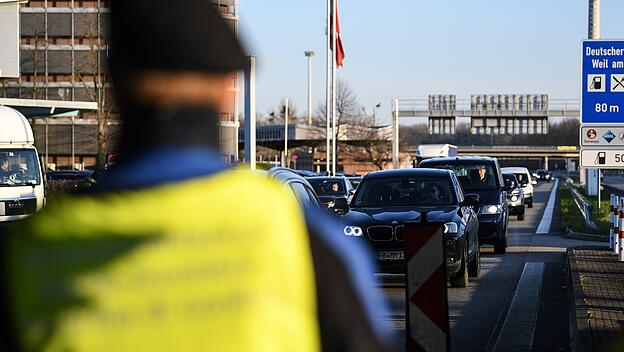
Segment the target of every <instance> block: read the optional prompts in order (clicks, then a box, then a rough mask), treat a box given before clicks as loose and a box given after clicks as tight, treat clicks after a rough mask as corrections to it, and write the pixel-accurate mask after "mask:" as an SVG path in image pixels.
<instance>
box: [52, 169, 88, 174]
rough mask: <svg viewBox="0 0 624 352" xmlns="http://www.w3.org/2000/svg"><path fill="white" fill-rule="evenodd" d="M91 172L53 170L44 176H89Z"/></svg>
mask: <svg viewBox="0 0 624 352" xmlns="http://www.w3.org/2000/svg"><path fill="white" fill-rule="evenodd" d="M92 173H93V171H90V170H54V171H48V172H46V174H52V175H90V174H92Z"/></svg>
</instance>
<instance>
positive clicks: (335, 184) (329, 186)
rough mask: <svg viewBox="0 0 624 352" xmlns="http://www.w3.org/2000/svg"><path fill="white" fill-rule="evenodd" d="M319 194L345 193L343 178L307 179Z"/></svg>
mask: <svg viewBox="0 0 624 352" xmlns="http://www.w3.org/2000/svg"><path fill="white" fill-rule="evenodd" d="M308 181H309V182H310V184H311V185H312V188H314V190H315V191H316V194H318V195H319V196H340V195H344V194H345V193H347V191H346V189H345V184H344V181H343V180H336V179H308Z"/></svg>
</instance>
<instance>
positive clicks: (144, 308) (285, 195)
mask: <svg viewBox="0 0 624 352" xmlns="http://www.w3.org/2000/svg"><path fill="white" fill-rule="evenodd" d="M8 255H9V259H10V261H9V273H10V274H9V275H10V277H9V279H10V284H11V293H12V297H13V299H12V302H11V303H10V305H11V307H12V309H13V312H14V314H13V315H14V319H13V321H14V322H15V324H16V327H17V329H18V331H19V336H18V338H19V340H20V341H21V343H22V344H23V346H24V350H37V351H66V350H67V351H90V352H91V351H317V350H318V349H319V348H320V341H319V332H318V322H317V309H316V290H315V283H314V272H313V270H314V269H313V265H312V257H311V253H310V248H309V240H308V236H307V233H306V227H305V223H304V218H303V213H302V211H301V210H300V208H299V205H298V203H297V201H296V199H295V198H294V195H293V194H292V193H291V192H290V191H287V190H285V189H284V187H283V186H282V185H280V184H277V183H274V182H273V181H271V180H269V179H266V178H265V177H262V176H258V175H255V174H251V173H250V172H247V171H228V172H223V173H221V174H218V175H215V176H212V177H209V178H203V179H195V180H191V181H187V182H184V183H178V184H171V185H166V186H160V187H157V188H150V189H145V190H139V191H131V192H123V193H116V194H109V195H103V196H98V197H94V198H90V197H76V198H70V199H66V200H59V201H57V202H56V203H54V202H50V203H49V207H48V208H47V209H45V210H44V211H43V212H41V213H40V214H39V215H37V216H35V217H33V218H32V219H31V220H29V221H27V222H26V223H24V224H22V226H21V227H19V228H18V229H17V230H16V231H15V232H14V234H13V236H12V237H11V241H10V243H9V248H8Z"/></svg>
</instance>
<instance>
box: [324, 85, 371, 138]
mask: <svg viewBox="0 0 624 352" xmlns="http://www.w3.org/2000/svg"><path fill="white" fill-rule="evenodd" d="M316 111H317V112H316V115H317V117H316V118H315V119H314V124H315V125H317V126H325V121H326V120H325V116H326V113H325V105H324V104H321V105H319V106H318V108H317V109H316ZM365 115H366V112H365V111H364V108H363V107H362V105H360V103H358V101H357V95H356V94H355V92H354V91H353V89H352V88H351V86H350V85H349V83H347V82H346V81H343V80H341V79H339V80H338V81H337V82H336V137H337V140H338V141H339V140H340V139H341V138H344V137H345V131H344V130H343V131H342V132H341V127H344V126H345V125H353V124H357V123H362V122H363V121H362V118H363V117H364V116H365ZM330 118H331V116H330ZM330 123H331V121H330Z"/></svg>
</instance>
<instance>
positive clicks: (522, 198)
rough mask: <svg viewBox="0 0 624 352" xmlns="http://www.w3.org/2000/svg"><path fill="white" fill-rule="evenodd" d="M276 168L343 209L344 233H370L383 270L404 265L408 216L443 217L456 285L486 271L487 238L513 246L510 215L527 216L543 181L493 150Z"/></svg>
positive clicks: (363, 237)
mask: <svg viewBox="0 0 624 352" xmlns="http://www.w3.org/2000/svg"><path fill="white" fill-rule="evenodd" d="M269 175H272V177H274V178H278V179H279V178H280V177H282V178H283V175H288V177H287V179H288V181H284V180H282V182H284V183H285V184H289V185H291V188H292V189H293V191H294V192H295V194H296V195H297V197H298V198H300V201H301V202H302V203H303V204H305V205H308V206H309V205H312V206H320V207H325V208H327V209H329V210H330V211H331V212H333V213H334V214H338V215H339V216H340V218H341V221H342V224H343V232H344V235H345V236H348V237H351V238H353V239H354V240H357V241H367V242H368V243H369V244H370V245H371V247H372V248H373V249H374V251H375V253H376V255H377V260H378V264H379V267H380V269H381V271H382V272H383V273H403V272H404V270H405V269H404V266H405V258H404V241H405V227H404V225H405V223H420V222H422V221H429V222H438V223H441V224H444V235H445V246H446V248H445V253H446V270H447V275H448V277H449V282H450V284H451V286H453V287H466V286H468V283H469V278H470V277H477V276H479V274H480V269H481V259H480V252H479V247H480V246H481V245H483V244H491V245H493V246H494V252H495V253H498V254H503V253H506V251H507V237H508V226H509V219H510V217H511V216H515V217H517V220H519V221H522V220H524V218H525V208H526V207H529V208H530V207H532V206H533V201H534V200H533V197H534V189H533V186H534V185H536V184H537V181H536V180H534V179H533V177H534V176H533V173H531V172H529V170H528V169H526V168H522V167H506V168H501V167H500V166H499V164H498V161H497V159H495V158H489V157H438V158H432V159H426V160H422V161H421V162H420V163H419V164H418V165H417V167H416V168H412V169H401V170H386V171H377V172H372V173H369V174H367V175H366V176H364V177H357V178H356V177H346V176H338V177H326V176H316V175H312V174H307V175H306V174H304V175H302V174H296V173H295V172H293V171H290V170H288V169H283V168H275V169H272V170H271V171H269ZM279 175H282V176H279ZM308 175H309V176H312V177H305V176H308ZM544 180H546V179H544ZM298 183H300V184H305V186H304V187H299V186H296V184H298ZM304 189H305V192H304V191H303V190H304ZM425 219H426V220H425Z"/></svg>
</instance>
